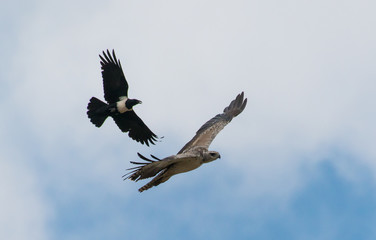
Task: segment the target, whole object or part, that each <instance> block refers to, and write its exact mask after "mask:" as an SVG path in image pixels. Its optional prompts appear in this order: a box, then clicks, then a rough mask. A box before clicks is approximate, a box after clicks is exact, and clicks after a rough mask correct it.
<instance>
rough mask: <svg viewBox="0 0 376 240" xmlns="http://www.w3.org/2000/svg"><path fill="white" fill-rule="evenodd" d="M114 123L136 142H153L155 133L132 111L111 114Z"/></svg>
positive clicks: (155, 138) (155, 136)
mask: <svg viewBox="0 0 376 240" xmlns="http://www.w3.org/2000/svg"><path fill="white" fill-rule="evenodd" d="M112 118H113V119H114V121H115V123H116V125H118V127H119V128H120V130H121V131H123V132H128V131H129V133H128V136H129V137H130V138H132V139H133V140H136V141H137V142H140V143H142V144H144V143H145V144H146V145H147V146H149V143H151V144H155V143H154V142H155V141H157V138H158V137H157V135H155V134H154V133H153V132H152V131H151V130H150V129H149V128H148V126H146V124H145V123H144V122H143V121H142V120H141V118H140V117H139V116H137V114H136V113H135V112H134V111H127V112H125V113H123V114H119V115H115V116H112Z"/></svg>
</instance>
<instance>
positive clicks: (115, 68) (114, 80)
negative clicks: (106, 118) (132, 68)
mask: <svg viewBox="0 0 376 240" xmlns="http://www.w3.org/2000/svg"><path fill="white" fill-rule="evenodd" d="M99 57H100V58H101V65H102V78H103V90H104V99H106V101H107V102H108V103H110V104H111V103H115V102H117V101H119V100H120V97H123V96H128V83H127V80H126V79H125V76H124V73H123V69H122V68H121V64H120V60H118V59H117V58H116V55H115V51H114V50H112V56H111V53H110V51H109V50H107V53H106V52H105V51H103V56H101V55H99Z"/></svg>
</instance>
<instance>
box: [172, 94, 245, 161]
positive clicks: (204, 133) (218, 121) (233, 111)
mask: <svg viewBox="0 0 376 240" xmlns="http://www.w3.org/2000/svg"><path fill="white" fill-rule="evenodd" d="M246 105H247V99H244V92H242V93H240V94H238V96H237V97H236V98H235V99H234V100H233V101H231V103H230V105H229V106H228V107H226V108H225V109H224V110H223V113H221V114H218V115H216V116H215V117H213V118H212V119H210V120H209V121H207V122H206V123H205V124H204V125H202V126H201V128H200V129H199V130H198V131H197V132H196V135H195V136H194V137H193V138H192V140H191V141H189V142H188V143H187V144H185V146H184V147H183V148H182V149H181V150H180V151H179V153H178V154H180V153H183V152H186V151H188V150H189V149H191V148H192V147H197V146H200V147H204V148H206V149H208V148H209V145H210V144H211V142H212V141H213V139H214V138H215V136H217V134H218V133H219V132H220V131H221V130H222V129H223V128H224V127H225V126H226V125H227V124H228V123H229V122H231V120H232V119H233V118H234V117H236V116H238V115H239V114H240V113H241V112H242V111H243V110H244V108H245V106H246Z"/></svg>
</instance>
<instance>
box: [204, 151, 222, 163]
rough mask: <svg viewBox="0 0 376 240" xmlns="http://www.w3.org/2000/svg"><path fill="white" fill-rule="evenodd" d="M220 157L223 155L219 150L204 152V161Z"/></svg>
mask: <svg viewBox="0 0 376 240" xmlns="http://www.w3.org/2000/svg"><path fill="white" fill-rule="evenodd" d="M218 158H221V155H219V153H218V152H216V151H208V152H206V153H204V160H203V162H204V163H208V162H211V161H214V160H217V159H218Z"/></svg>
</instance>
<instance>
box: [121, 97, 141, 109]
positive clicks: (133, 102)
mask: <svg viewBox="0 0 376 240" xmlns="http://www.w3.org/2000/svg"><path fill="white" fill-rule="evenodd" d="M141 103H142V102H141V101H140V100H137V99H127V101H126V102H125V106H126V107H127V108H128V109H132V108H133V106H134V105H137V104H141Z"/></svg>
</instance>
